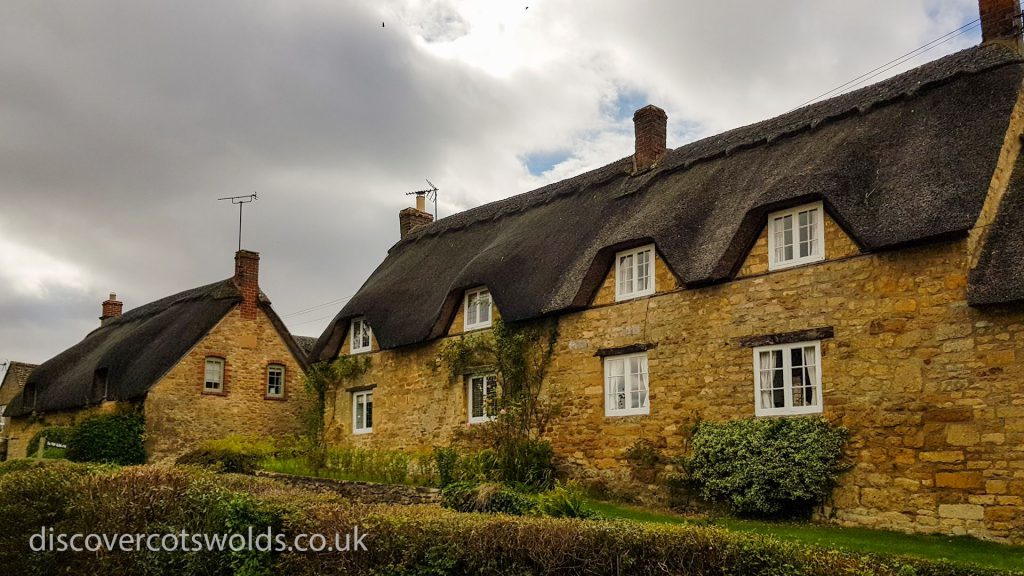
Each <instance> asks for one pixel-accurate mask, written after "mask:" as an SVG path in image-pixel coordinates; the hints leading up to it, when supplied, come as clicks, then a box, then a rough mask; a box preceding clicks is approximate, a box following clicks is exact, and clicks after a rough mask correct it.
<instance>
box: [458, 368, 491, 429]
mask: <svg viewBox="0 0 1024 576" xmlns="http://www.w3.org/2000/svg"><path fill="white" fill-rule="evenodd" d="M475 379H481V380H482V381H483V382H482V383H483V386H482V388H483V394H484V399H483V402H481V404H480V405H481V406H482V407H483V411H484V414H483V416H473V380H475ZM488 380H493V382H494V397H495V398H497V395H498V393H499V388H498V375H497V374H494V373H492V372H491V373H488V372H483V373H479V374H468V375H467V376H466V416H467V419H466V421H467V422H469V423H470V424H483V423H484V422H490V421H491V420H494V418H495V417H497V414H489V413H488V412H489V411H491V410H493V409H494V407H493V406H488V405H487V397H488V395H489V394H488V386H487V382H488Z"/></svg>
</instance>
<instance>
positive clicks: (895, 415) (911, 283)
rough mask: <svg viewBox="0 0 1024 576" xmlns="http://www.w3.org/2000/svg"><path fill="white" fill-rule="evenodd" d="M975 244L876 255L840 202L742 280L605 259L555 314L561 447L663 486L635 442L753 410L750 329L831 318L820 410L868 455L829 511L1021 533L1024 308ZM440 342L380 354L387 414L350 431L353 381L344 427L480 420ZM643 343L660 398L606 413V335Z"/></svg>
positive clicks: (869, 521) (554, 375) (554, 380)
mask: <svg viewBox="0 0 1024 576" xmlns="http://www.w3.org/2000/svg"><path fill="white" fill-rule="evenodd" d="M762 240H764V241H762ZM966 243H967V242H966V240H958V241H947V242H942V243H936V244H932V245H928V246H920V247H909V248H903V249H900V250H896V251H890V252H882V253H866V254H862V253H860V251H859V249H857V246H856V244H855V243H853V241H852V240H850V239H849V238H848V237H847V236H846V235H845V234H844V233H843V231H842V230H841V229H840V228H839V226H838V225H837V224H836V223H835V222H833V221H832V220H831V219H829V220H828V221H827V222H826V260H825V261H823V262H820V263H815V264H811V265H807V266H802V267H796V268H790V269H786V270H781V271H775V272H768V271H767V269H766V268H767V265H766V264H767V241H766V238H765V237H764V235H762V239H761V240H758V241H757V242H756V243H755V245H754V247H753V249H752V251H751V253H750V255H749V256H748V258H747V259H746V262H745V263H744V264H743V265H742V266H741V269H740V274H739V275H738V276H737V278H736V279H735V280H733V281H730V282H727V283H723V284H719V285H715V286H709V287H701V288H694V289H686V288H682V287H675V286H674V285H673V284H672V282H673V280H669V279H666V280H665V281H663V280H662V278H663V277H666V276H667V277H668V278H674V277H672V276H671V271H669V270H668V269H667V267H666V266H665V265H664V263H662V262H661V260H660V258H659V259H658V260H657V261H656V274H657V275H658V280H657V289H658V293H657V294H655V295H653V296H648V297H644V298H640V299H637V300H633V301H627V302H620V303H615V302H614V284H613V281H614V279H613V270H609V275H608V279H607V280H606V282H605V284H604V285H603V287H602V288H600V289H599V290H598V292H597V294H596V296H595V298H594V301H593V304H592V306H591V307H590V308H588V309H586V310H583V311H579V312H574V313H569V314H565V315H562V316H561V317H560V318H559V323H558V330H559V340H558V342H557V344H556V350H555V354H554V356H553V358H552V362H551V365H550V368H549V373H548V376H547V381H546V385H547V386H549V387H551V388H552V389H561V390H564V391H565V393H566V398H567V402H566V409H565V411H564V413H563V414H562V415H561V417H560V418H558V419H557V420H556V421H555V422H554V425H553V426H552V429H551V432H550V433H549V438H550V439H551V441H552V443H553V445H554V448H555V451H556V453H557V454H558V455H559V457H560V458H561V460H562V462H563V463H564V465H565V467H566V469H567V470H569V471H571V472H572V473H573V474H574V475H576V476H579V477H582V478H585V479H592V480H601V481H603V482H605V483H607V484H608V485H611V486H615V487H616V488H617V489H618V490H623V491H631V492H633V493H635V494H637V495H639V496H641V497H657V496H659V495H663V494H664V491H663V489H662V488H661V487H659V486H657V485H654V484H649V483H648V482H647V481H645V480H641V479H638V478H636V477H634V474H632V473H631V471H630V468H629V465H628V462H627V461H626V458H625V451H626V450H627V449H628V448H629V447H630V446H631V445H633V443H634V442H636V441H637V440H638V439H646V440H649V441H651V442H653V443H654V444H655V445H656V446H658V447H659V448H660V449H661V451H662V453H663V454H664V455H665V456H674V455H678V454H680V453H682V452H683V451H684V450H685V443H686V438H687V434H688V430H689V429H690V427H691V426H692V424H693V423H694V422H695V421H697V420H698V419H700V420H716V421H720V420H727V419H732V418H746V417H753V416H754V374H753V365H752V364H753V359H752V352H751V349H750V348H748V347H744V346H743V345H742V344H741V342H740V340H741V339H743V338H747V337H751V336H760V335H771V334H780V333H786V332H794V331H801V330H808V329H813V328H823V327H829V328H831V329H832V331H833V332H834V336H833V337H831V338H827V339H825V340H823V341H822V343H821V344H822V346H821V347H822V387H823V390H822V391H823V396H822V398H823V412H822V416H823V417H824V418H826V419H828V420H829V421H831V422H834V423H836V424H841V425H844V426H846V427H848V428H849V429H850V431H851V443H850V454H851V456H852V459H853V463H854V467H853V469H852V470H851V471H850V472H848V473H847V474H846V475H845V476H844V477H843V478H842V481H841V486H840V487H839V488H838V489H837V490H836V491H835V492H834V494H833V497H832V499H831V500H830V502H828V503H827V505H826V506H825V507H823V508H822V510H820V511H819V516H820V517H821V518H823V519H827V520H829V521H832V522H836V523H840V524H845V525H857V526H870V527H878V528H886V529H896V530H903V531H912V532H942V533H947V534H970V535H973V536H978V537H981V538H991V539H1001V540H1009V541H1016V542H1024V307H1020V306H1017V307H1003V308H991V309H978V308H972V307H970V306H968V305H967V303H966V286H967V270H968V262H967V250H966ZM762 266H763V267H762ZM609 291H610V295H611V298H610V300H609V298H608V296H609ZM439 344H440V341H434V342H428V343H424V344H421V345H416V346H409V347H404V348H401V349H397V350H384V351H380V352H377V353H373V354H371V358H372V361H373V365H372V367H371V368H370V370H369V371H368V372H367V373H366V374H365V375H363V376H362V377H361V378H360V379H359V382H357V383H353V385H375V386H376V388H375V389H374V390H375V392H374V412H375V416H374V431H373V432H372V433H371V434H366V435H361V436H352V435H351V433H350V432H351V404H350V402H351V400H350V394H349V393H348V392H346V391H341V392H340V393H339V394H338V395H337V396H336V398H335V405H336V408H337V409H336V410H335V411H334V416H333V418H332V419H331V423H330V438H331V441H332V442H335V443H356V444H359V445H364V446H377V447H387V448H402V449H423V448H426V447H429V446H431V445H438V444H443V443H445V442H447V441H448V439H449V438H450V437H451V435H452V433H453V432H454V431H455V430H456V429H458V428H459V427H462V426H466V425H467V424H466V421H467V409H466V401H465V386H464V383H463V382H461V381H455V382H453V381H451V379H450V378H449V375H448V371H447V367H446V366H444V365H443V364H442V363H441V361H440V360H439V358H438V354H437V347H438V345H439ZM635 344H648V345H650V346H651V348H650V349H649V350H648V352H647V354H648V363H649V378H650V414H649V415H644V416H626V417H606V416H605V413H604V407H603V398H604V393H603V392H604V382H603V380H604V374H603V364H602V359H601V358H600V357H598V356H597V355H596V352H597V350H598V349H601V348H615V347H622V346H629V345H635Z"/></svg>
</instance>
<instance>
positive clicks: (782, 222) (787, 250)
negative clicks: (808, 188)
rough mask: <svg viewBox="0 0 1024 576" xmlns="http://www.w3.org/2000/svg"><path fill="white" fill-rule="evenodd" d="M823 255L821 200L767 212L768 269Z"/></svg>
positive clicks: (808, 262) (807, 262) (823, 229)
mask: <svg viewBox="0 0 1024 576" xmlns="http://www.w3.org/2000/svg"><path fill="white" fill-rule="evenodd" d="M824 259H825V211H824V209H823V207H822V204H821V202H816V203H814V204H805V205H803V206H798V207H796V208H793V209H791V210H783V211H780V212H774V213H772V214H770V215H769V216H768V269H769V270H781V269H783V268H790V267H792V266H800V265H801V264H810V263H812V262H820V261H822V260H824Z"/></svg>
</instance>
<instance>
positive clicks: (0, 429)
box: [0, 404, 7, 436]
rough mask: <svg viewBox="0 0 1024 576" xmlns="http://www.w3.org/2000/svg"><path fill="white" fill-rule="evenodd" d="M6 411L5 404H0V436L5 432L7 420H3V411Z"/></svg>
mask: <svg viewBox="0 0 1024 576" xmlns="http://www.w3.org/2000/svg"><path fill="white" fill-rule="evenodd" d="M6 409H7V405H6V404H0V436H3V434H4V431H5V430H7V418H4V410H6Z"/></svg>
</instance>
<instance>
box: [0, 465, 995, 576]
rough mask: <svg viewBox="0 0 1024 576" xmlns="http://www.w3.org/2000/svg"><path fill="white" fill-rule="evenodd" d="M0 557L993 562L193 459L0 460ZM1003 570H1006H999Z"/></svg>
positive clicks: (790, 572) (856, 566)
mask: <svg viewBox="0 0 1024 576" xmlns="http://www.w3.org/2000/svg"><path fill="white" fill-rule="evenodd" d="M0 518H4V519H5V521H4V522H0V566H3V571H4V574H5V576H6V575H11V576H19V575H22V574H26V575H27V574H56V573H68V574H75V573H86V574H89V575H90V576H106V575H118V576H120V575H123V574H147V575H151V576H152V575H162V574H207V575H229V574H249V575H256V574H289V575H298V576H303V575H309V576H312V575H314V574H316V575H320V574H374V575H389V576H401V575H446V574H451V575H461V574H495V575H497V574H516V575H521V576H526V575H542V574H588V575H594V576H602V575H609V576H611V575H620V574H630V575H640V576H644V575H654V574H659V575H661V574H680V575H684V574H685V575H687V576H726V575H736V576H739V575H743V576H776V575H778V576H798V575H804V574H806V575H816V576H861V575H863V576H867V575H872V574H877V575H880V576H961V575H962V576H967V575H974V576H986V575H994V574H1000V572H997V571H992V570H983V569H972V568H964V567H960V566H955V565H952V564H948V563H936V562H927V561H919V560H910V559H903V558H895V557H878V556H871V555H863V554H847V553H842V552H837V551H834V550H824V549H818V548H807V547H805V546H801V545H799V544H795V543H784V542H781V541H778V540H775V539H772V538H770V537H767V536H756V535H751V534H744V533H733V532H728V531H725V530H723V529H720V528H714V527H707V526H695V525H674V526H669V525H651V524H638V523H633V522H628V521H584V520H564V519H552V518H534V517H513V516H505V515H484V514H460V513H457V512H452V511H449V510H444V509H441V508H437V507H428V506H406V507H401V506H367V505H357V504H351V503H349V502H347V501H346V500H344V499H342V498H341V497H339V496H337V495H332V494H314V493H311V492H306V491H302V490H294V489H288V488H286V487H284V486H282V485H280V484H277V483H276V482H273V481H270V480H266V479H256V478H251V477H242V476H237V475H230V474H228V475H214V474H212V473H210V472H206V471H202V470H199V469H195V468H172V469H165V468H158V467H154V466H141V467H130V468H120V469H109V468H102V467H96V466H92V465H81V464H74V463H69V462H60V461H40V462H37V463H35V464H34V465H32V466H24V465H14V466H13V467H10V468H9V467H8V466H7V465H5V464H0ZM43 525H46V526H50V527H53V528H54V530H55V532H56V533H74V532H83V533H101V534H104V533H105V534H115V533H149V532H153V533H167V534H176V533H178V532H180V531H181V530H186V531H188V532H190V533H196V532H205V533H209V534H214V533H225V532H236V533H242V532H245V530H246V529H247V527H248V526H250V525H251V526H253V527H254V528H255V529H256V530H257V531H259V530H260V529H261V528H262V527H265V526H272V527H274V529H275V530H277V531H279V533H283V534H285V535H286V536H287V537H289V538H290V537H291V536H294V535H296V534H300V533H301V534H325V535H333V534H336V533H337V534H341V535H342V537H344V535H345V534H350V533H351V531H352V528H353V527H354V526H358V527H359V530H360V533H362V534H365V535H366V538H365V541H364V543H365V545H366V547H367V548H368V550H366V551H359V552H354V551H353V552H347V553H322V554H316V553H301V552H285V553H260V552H257V553H248V552H246V553H238V554H232V553H227V552H222V553H162V554H151V553H116V554H99V555H97V554H90V553H62V554H30V553H28V550H27V546H28V539H29V536H30V535H32V534H35V533H38V531H39V527H40V526H43ZM1003 574H1005V573H1003Z"/></svg>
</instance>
